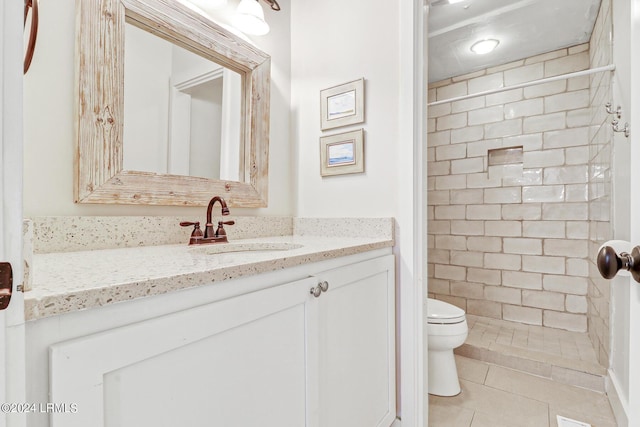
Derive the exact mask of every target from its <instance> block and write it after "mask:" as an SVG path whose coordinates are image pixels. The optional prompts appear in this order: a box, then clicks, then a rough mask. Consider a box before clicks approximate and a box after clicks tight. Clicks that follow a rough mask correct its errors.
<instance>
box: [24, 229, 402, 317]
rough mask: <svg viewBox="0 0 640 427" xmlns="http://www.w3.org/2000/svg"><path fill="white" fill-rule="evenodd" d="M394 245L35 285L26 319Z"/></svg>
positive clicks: (360, 245)
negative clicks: (105, 282)
mask: <svg viewBox="0 0 640 427" xmlns="http://www.w3.org/2000/svg"><path fill="white" fill-rule="evenodd" d="M393 244H394V242H393V241H392V240H377V241H371V240H369V241H368V242H361V243H354V242H351V243H349V244H347V245H346V246H342V247H333V248H330V249H329V248H325V249H320V250H316V251H311V252H303V253H300V254H296V255H293V254H292V255H291V256H286V255H285V256H280V255H279V254H278V255H276V257H275V258H271V257H268V258H265V259H261V260H253V261H250V262H246V263H239V264H236V265H229V266H223V267H220V266H217V267H216V268H213V269H207V270H205V271H192V272H187V273H181V272H178V271H176V272H175V274H172V275H167V276H166V277H159V278H149V279H144V280H139V281H133V282H129V283H114V285H112V286H105V287H97V288H89V289H83V290H80V289H76V290H74V291H67V292H60V293H55V294H51V291H50V290H48V291H44V290H43V291H40V290H39V289H38V286H37V285H36V286H35V289H34V290H32V291H31V292H28V293H27V294H26V295H25V319H26V320H35V319H39V318H43V317H50V316H56V315H60V314H65V313H70V312H74V311H77V310H84V309H89V308H95V307H101V306H104V305H108V304H113V303H117V302H122V301H128V300H132V299H136V298H141V297H146V296H152V295H160V294H165V293H169V292H173V291H177V290H180V289H187V288H192V287H195V286H202V285H206V284H211V283H215V282H219V281H223V280H230V279H236V278H240V277H248V276H254V275H257V274H261V273H266V272H271V271H277V270H282V269H285V268H290V267H295V266H298V265H302V264H309V263H314V262H320V261H324V260H328V259H333V258H338V257H343V256H349V255H354V254H358V253H362V252H366V251H372V250H376V249H382V248H387V247H391V246H393ZM303 250H304V249H303Z"/></svg>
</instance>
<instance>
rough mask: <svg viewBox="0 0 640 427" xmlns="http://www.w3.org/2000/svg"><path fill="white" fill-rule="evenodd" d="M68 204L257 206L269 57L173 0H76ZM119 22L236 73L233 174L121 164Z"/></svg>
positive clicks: (261, 197)
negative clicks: (216, 202)
mask: <svg viewBox="0 0 640 427" xmlns="http://www.w3.org/2000/svg"><path fill="white" fill-rule="evenodd" d="M76 14H77V16H76V25H77V28H76V31H77V36H76V37H77V38H76V92H77V93H76V99H77V104H76V109H77V110H76V120H77V123H76V150H75V162H74V165H75V171H74V172H75V188H74V198H75V202H76V203H120V204H146V205H180V206H203V205H206V204H207V203H208V202H209V200H210V199H211V197H212V196H214V195H220V196H223V197H224V198H225V200H226V201H227V203H228V204H229V205H230V206H233V207H265V206H267V193H268V191H267V190H268V158H269V103H270V68H271V59H270V57H269V55H267V54H266V53H264V52H262V51H261V50H259V49H257V48H256V47H255V46H253V45H251V44H250V43H248V42H246V41H245V40H243V39H242V38H240V37H238V36H237V35H235V34H233V33H231V32H229V31H228V30H226V29H224V28H222V27H221V26H219V25H217V24H215V23H213V22H212V21H211V20H209V19H207V18H206V17H204V16H202V15H201V14H200V13H198V12H197V11H196V10H194V9H191V8H189V7H188V6H186V5H184V4H182V3H180V2H177V1H174V0H96V1H93V0H92V1H86V0H77V1H76ZM125 24H126V25H129V24H132V25H134V26H135V27H138V28H140V29H142V30H145V31H147V32H149V33H151V34H154V35H155V36H158V37H160V38H162V39H165V40H168V41H170V42H171V43H173V44H175V45H176V46H178V47H180V48H183V49H186V50H187V51H190V52H193V53H195V54H197V55H199V56H201V57H203V58H205V59H209V60H211V61H213V62H215V63H217V64H220V65H222V66H224V67H226V68H228V69H229V70H232V71H234V72H236V73H238V74H239V75H240V77H241V78H240V81H241V83H240V85H241V91H240V92H241V99H240V101H239V105H240V115H239V117H240V119H239V122H240V124H239V126H240V129H239V132H238V133H239V137H240V150H239V151H240V159H239V162H238V164H239V171H238V173H237V174H236V177H237V180H226V179H212V178H203V177H197V176H185V175H177V174H171V173H158V172H143V171H137V170H125V169H123V134H124V112H125V105H124V99H125V97H124V90H125V89H124V74H125V65H124V58H125V39H124V35H125Z"/></svg>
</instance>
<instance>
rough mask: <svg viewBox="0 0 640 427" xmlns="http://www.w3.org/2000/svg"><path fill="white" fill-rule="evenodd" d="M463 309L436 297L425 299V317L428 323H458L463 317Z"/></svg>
mask: <svg viewBox="0 0 640 427" xmlns="http://www.w3.org/2000/svg"><path fill="white" fill-rule="evenodd" d="M464 314H465V313H464V310H463V309H461V308H459V307H456V306H455V305H453V304H449V303H447V302H444V301H440V300H437V299H432V298H428V299H427V319H428V322H429V323H459V322H462V321H463V320H464V319H465V317H464Z"/></svg>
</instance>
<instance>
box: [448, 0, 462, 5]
mask: <svg viewBox="0 0 640 427" xmlns="http://www.w3.org/2000/svg"><path fill="white" fill-rule="evenodd" d="M447 1H448V2H449V4H456V3H461V2H463V1H464V0H447Z"/></svg>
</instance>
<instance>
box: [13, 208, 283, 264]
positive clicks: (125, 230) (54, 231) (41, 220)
mask: <svg viewBox="0 0 640 427" xmlns="http://www.w3.org/2000/svg"><path fill="white" fill-rule="evenodd" d="M219 219H220V217H219V216H216V217H214V223H215V222H216V221H218V220H219ZM186 220H189V218H184V217H165V216H50V217H35V218H33V219H32V220H30V221H31V222H32V226H31V232H32V233H33V243H32V246H31V247H32V248H33V253H36V254H40V253H53V252H74V251H87V250H95V249H116V248H130V247H140V246H157V245H172V244H180V243H185V244H187V243H188V242H189V235H190V234H191V231H192V227H180V225H179V223H180V221H186ZM224 220H225V221H229V220H234V221H235V222H236V223H235V225H228V226H225V229H226V230H227V235H228V236H229V239H230V240H232V239H247V238H254V237H270V236H287V235H291V234H292V233H293V219H292V218H291V217H249V216H246V217H245V216H233V215H230V216H227V217H224ZM204 223H205V219H204V218H201V228H203V229H204ZM25 238H28V236H26V235H25ZM25 258H27V256H26V255H25Z"/></svg>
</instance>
